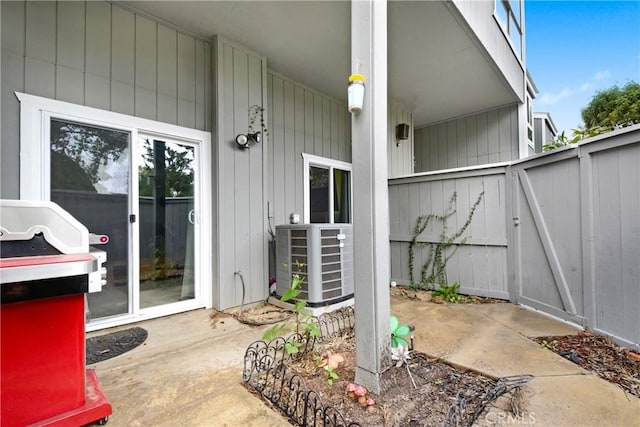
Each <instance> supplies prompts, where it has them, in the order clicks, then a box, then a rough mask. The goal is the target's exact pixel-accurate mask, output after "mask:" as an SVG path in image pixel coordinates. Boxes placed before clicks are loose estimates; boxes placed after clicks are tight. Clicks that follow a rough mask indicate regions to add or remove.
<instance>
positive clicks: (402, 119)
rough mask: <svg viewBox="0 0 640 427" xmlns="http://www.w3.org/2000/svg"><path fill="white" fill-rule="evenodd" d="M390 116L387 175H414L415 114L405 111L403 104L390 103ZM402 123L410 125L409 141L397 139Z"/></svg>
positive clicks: (392, 176)
mask: <svg viewBox="0 0 640 427" xmlns="http://www.w3.org/2000/svg"><path fill="white" fill-rule="evenodd" d="M387 112H388V115H389V120H388V124H389V127H388V129H387V132H388V138H387V139H388V141H389V142H388V144H387V163H388V169H387V173H388V175H389V178H395V177H397V176H402V175H410V174H412V173H413V162H414V160H413V137H414V132H413V114H412V113H411V112H410V111H408V110H407V109H405V108H404V107H403V106H402V105H401V104H399V103H397V102H394V101H390V102H389V108H388V110H387ZM400 123H406V124H408V125H409V139H405V140H399V139H397V138H396V127H397V126H398V124H400Z"/></svg>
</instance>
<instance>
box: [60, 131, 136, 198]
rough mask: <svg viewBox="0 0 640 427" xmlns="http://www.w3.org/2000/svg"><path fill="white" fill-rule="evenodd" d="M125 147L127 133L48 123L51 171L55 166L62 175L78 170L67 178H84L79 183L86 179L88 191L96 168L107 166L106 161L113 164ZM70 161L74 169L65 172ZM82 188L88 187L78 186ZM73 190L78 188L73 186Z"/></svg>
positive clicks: (127, 145)
mask: <svg viewBox="0 0 640 427" xmlns="http://www.w3.org/2000/svg"><path fill="white" fill-rule="evenodd" d="M128 148H129V133H128V132H123V131H120V130H112V129H103V128H98V127H93V126H87V125H81V124H76V123H73V122H66V121H60V120H51V152H52V163H53V161H55V162H56V163H55V165H56V168H54V172H55V171H56V170H57V166H60V167H61V168H62V169H60V173H61V174H62V175H64V174H65V172H68V171H72V172H74V173H75V172H77V171H80V169H81V171H80V172H78V173H75V175H74V176H73V177H71V180H73V179H79V178H80V175H84V176H83V177H82V179H83V181H86V180H87V179H88V180H89V181H90V187H91V188H93V184H95V183H97V182H98V181H100V177H99V176H98V175H99V172H100V167H101V166H102V165H105V164H107V162H108V161H109V160H111V161H114V162H115V161H117V160H118V159H119V158H120V156H121V155H122V154H123V153H124V152H125V151H126V150H127V149H128ZM53 153H55V154H53ZM72 162H73V163H75V166H73V168H72V169H69V165H70V164H71V163H72ZM52 167H53V166H52ZM76 170H77V171H76ZM67 181H70V180H67ZM85 187H88V186H87V185H84V184H83V185H82V186H81V188H85ZM60 188H66V187H60ZM74 189H79V188H76V187H74ZM94 191H95V190H94Z"/></svg>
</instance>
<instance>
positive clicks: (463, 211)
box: [389, 166, 509, 299]
mask: <svg viewBox="0 0 640 427" xmlns="http://www.w3.org/2000/svg"><path fill="white" fill-rule="evenodd" d="M505 171H506V167H505V166H493V167H482V168H479V167H476V168H468V169H466V170H464V171H456V172H444V173H439V172H436V173H427V174H422V175H417V176H413V177H406V178H397V179H391V180H389V212H390V244H391V277H392V279H393V280H396V281H397V282H398V283H400V284H404V285H410V276H409V259H408V257H409V242H410V241H411V239H412V238H413V230H414V228H415V226H416V221H417V219H418V217H419V216H421V215H425V214H430V213H433V214H436V215H443V214H444V213H445V211H446V210H447V207H448V204H449V200H450V199H451V196H452V195H453V193H454V192H455V193H456V195H457V201H456V204H455V206H454V207H455V208H456V210H457V211H456V214H455V215H454V216H452V217H451V218H450V219H449V221H448V224H447V227H448V233H447V234H448V235H450V234H452V233H455V232H456V231H457V230H459V229H460V228H461V227H462V225H463V224H464V223H465V222H466V221H467V218H468V215H469V211H470V209H471V206H473V204H474V203H475V201H476V200H477V198H478V196H479V194H480V193H481V192H482V191H484V196H483V200H482V201H481V202H480V204H479V205H478V208H477V209H476V211H475V214H474V216H473V219H472V221H471V224H470V226H469V228H467V230H466V232H465V233H464V234H463V235H462V236H461V238H460V239H458V240H457V241H456V243H457V244H458V245H457V250H456V251H455V252H453V251H452V250H451V249H450V250H449V252H447V255H451V254H453V256H452V257H451V258H450V259H449V261H448V263H447V278H448V281H449V283H455V282H458V283H459V284H460V287H461V290H462V292H464V293H469V294H474V295H482V296H491V297H497V298H503V299H508V298H509V288H508V279H507V277H508V276H507V272H508V264H507V221H506V203H507V199H506V196H505V194H506V172H505ZM431 224H432V225H430V226H429V227H427V229H426V230H425V231H424V232H423V233H422V234H421V235H420V236H418V239H417V242H419V243H436V242H438V241H439V239H440V234H441V232H442V223H441V222H438V221H435V222H433V223H431ZM465 238H466V242H464V243H462V241H461V239H465ZM414 254H415V259H414V263H413V264H414V268H413V270H414V278H415V281H419V278H420V269H421V267H422V265H423V264H424V262H425V261H426V260H427V258H428V257H429V248H428V247H427V246H424V245H417V246H416V249H415V250H414Z"/></svg>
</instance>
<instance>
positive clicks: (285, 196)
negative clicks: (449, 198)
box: [265, 71, 413, 225]
mask: <svg viewBox="0 0 640 427" xmlns="http://www.w3.org/2000/svg"><path fill="white" fill-rule="evenodd" d="M267 94H268V100H269V101H268V111H269V120H268V123H267V129H268V137H267V138H265V139H267V141H266V146H267V147H268V148H267V150H268V156H269V157H268V200H269V202H270V203H269V204H270V212H269V214H270V216H271V217H272V225H276V224H287V223H288V222H289V214H291V213H292V212H297V213H302V212H303V209H304V206H303V205H304V194H303V184H304V183H303V159H302V153H307V154H313V155H316V156H322V157H327V158H330V159H333V160H340V161H343V162H348V163H351V160H352V159H351V115H350V114H349V112H348V111H347V106H346V104H345V103H343V102H341V101H338V100H335V99H333V98H330V97H328V96H326V95H323V94H322V93H319V92H318V91H316V90H314V89H311V88H309V87H306V86H304V85H302V84H300V83H298V82H296V81H294V80H291V79H289V78H288V77H286V76H283V75H281V74H278V73H276V72H273V71H268V73H267ZM388 112H389V113H388V116H389V119H388V141H389V142H388V156H389V157H388V162H389V176H390V177H394V176H399V175H408V174H411V173H412V172H413V132H412V131H411V129H413V117H412V114H411V113H410V112H408V111H407V110H406V109H404V107H403V106H402V105H400V104H398V103H396V102H393V101H391V102H389V109H388ZM398 123H409V126H410V132H409V139H408V140H406V141H402V142H400V143H399V145H396V136H395V132H396V125H397V124H398Z"/></svg>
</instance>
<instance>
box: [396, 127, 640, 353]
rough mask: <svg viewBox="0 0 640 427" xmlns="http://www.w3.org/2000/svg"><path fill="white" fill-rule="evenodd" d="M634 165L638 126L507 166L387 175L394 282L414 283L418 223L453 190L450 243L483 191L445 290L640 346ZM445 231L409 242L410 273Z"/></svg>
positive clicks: (638, 176)
mask: <svg viewBox="0 0 640 427" xmlns="http://www.w3.org/2000/svg"><path fill="white" fill-rule="evenodd" d="M638 165H640V126H634V127H632V128H627V129H624V130H621V131H616V132H612V133H610V134H608V135H603V136H600V137H596V138H592V139H590V140H587V141H585V142H583V143H582V144H580V145H578V146H575V147H570V148H565V149H561V150H557V151H554V152H551V153H546V154H542V155H537V156H533V157H530V158H527V159H524V160H521V161H516V162H512V163H507V164H499V165H489V166H486V167H475V168H465V169H457V170H450V171H441V172H436V173H427V174H419V175H414V176H410V177H409V176H407V177H402V178H396V179H392V180H390V182H389V201H390V244H391V276H392V279H393V280H396V281H397V282H398V283H401V284H410V280H409V277H410V275H409V259H408V258H409V245H410V242H411V240H412V238H413V231H414V227H415V224H416V221H417V218H418V217H419V216H420V215H424V214H429V213H434V214H437V215H442V214H443V213H445V211H446V209H447V204H448V201H449V200H450V198H451V196H452V194H453V193H454V192H455V193H456V195H457V201H456V203H455V209H456V214H455V215H454V216H452V217H451V219H450V220H449V222H448V224H447V225H448V230H447V233H446V234H447V235H451V234H452V233H455V232H456V231H457V230H458V229H459V228H460V227H461V225H462V224H464V222H465V221H466V220H467V218H468V216H469V211H470V207H471V206H472V205H473V203H474V201H475V200H476V197H477V195H478V194H479V193H481V192H482V191H484V198H483V200H482V201H481V203H480V205H479V206H478V209H477V210H476V212H475V214H474V216H473V219H472V221H471V224H470V226H469V227H468V229H467V230H466V232H465V233H464V234H463V235H462V236H461V238H460V239H458V240H457V243H458V244H457V245H455V246H454V247H455V249H456V250H455V252H454V253H453V255H452V256H451V258H450V259H449V261H448V264H447V275H448V283H454V282H458V283H459V284H460V287H461V292H463V293H469V294H472V295H480V296H492V297H499V298H505V299H510V300H511V301H513V302H516V303H520V304H523V305H527V306H530V307H533V308H536V309H538V310H541V311H544V312H546V313H549V314H552V315H554V316H556V317H559V318H562V319H565V320H568V321H571V322H574V323H577V324H579V325H581V326H584V327H586V328H588V329H591V330H594V331H596V332H598V333H601V334H604V335H608V336H610V337H612V338H614V340H616V341H617V342H619V343H621V344H623V345H626V346H629V347H632V348H635V349H640V310H639V309H638V307H639V306H640V168H639V167H638ZM441 232H442V225H441V224H439V223H438V222H437V221H436V222H435V223H434V224H433V225H432V226H430V227H428V228H427V229H426V230H425V231H424V232H423V233H422V234H420V235H419V236H418V237H417V245H416V247H419V249H417V250H416V251H415V260H414V263H413V264H414V265H413V269H414V277H418V278H419V276H420V266H421V265H422V264H423V262H424V261H425V260H426V259H427V257H428V246H426V245H421V244H425V243H426V244H428V243H435V242H437V241H439V239H440V235H441ZM464 238H466V241H463V240H462V239H464ZM448 253H449V254H451V253H452V250H451V249H450V250H449V252H448Z"/></svg>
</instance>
